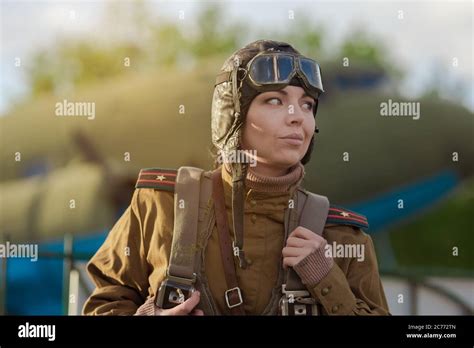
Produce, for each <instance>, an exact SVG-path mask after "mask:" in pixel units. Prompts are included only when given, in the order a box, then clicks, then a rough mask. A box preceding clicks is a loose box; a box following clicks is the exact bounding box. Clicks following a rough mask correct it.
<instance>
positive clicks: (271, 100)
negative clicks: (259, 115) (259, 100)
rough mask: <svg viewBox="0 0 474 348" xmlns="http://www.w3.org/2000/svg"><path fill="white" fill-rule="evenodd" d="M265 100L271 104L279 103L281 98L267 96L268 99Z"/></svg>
mask: <svg viewBox="0 0 474 348" xmlns="http://www.w3.org/2000/svg"><path fill="white" fill-rule="evenodd" d="M266 102H267V103H268V104H271V105H281V104H282V102H281V100H280V99H278V98H269V99H267V100H266Z"/></svg>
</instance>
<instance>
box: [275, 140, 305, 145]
mask: <svg viewBox="0 0 474 348" xmlns="http://www.w3.org/2000/svg"><path fill="white" fill-rule="evenodd" d="M280 139H281V140H283V141H284V142H286V143H288V144H291V145H296V146H300V145H302V144H303V139H296V138H280Z"/></svg>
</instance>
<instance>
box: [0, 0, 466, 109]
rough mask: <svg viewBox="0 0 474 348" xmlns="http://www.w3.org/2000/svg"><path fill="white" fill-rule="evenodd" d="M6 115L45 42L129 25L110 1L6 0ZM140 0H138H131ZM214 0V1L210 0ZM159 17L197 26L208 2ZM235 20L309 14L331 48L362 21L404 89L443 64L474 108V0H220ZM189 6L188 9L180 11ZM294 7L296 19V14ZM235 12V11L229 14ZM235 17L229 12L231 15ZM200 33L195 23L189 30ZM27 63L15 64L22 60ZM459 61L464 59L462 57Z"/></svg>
mask: <svg viewBox="0 0 474 348" xmlns="http://www.w3.org/2000/svg"><path fill="white" fill-rule="evenodd" d="M0 1H1V8H0V11H1V13H0V19H1V22H0V31H1V32H0V38H1V45H0V71H1V82H0V90H1V94H0V114H4V113H5V112H7V111H8V110H9V109H10V108H12V107H14V102H15V100H19V99H21V98H22V96H23V95H25V93H27V91H28V81H27V80H26V78H25V73H24V69H25V68H27V67H28V60H29V58H30V57H32V55H33V53H34V52H35V51H36V50H38V49H39V48H47V47H49V46H50V45H52V44H54V42H55V40H56V39H57V38H58V37H70V38H74V37H75V36H79V37H80V36H84V35H88V36H100V35H102V36H106V35H107V33H108V32H110V31H111V30H112V31H116V30H120V34H121V35H127V31H128V29H129V28H126V27H125V28H124V27H123V26H122V27H120V25H119V24H118V25H116V26H110V25H109V26H107V27H106V26H105V24H104V21H103V18H104V14H105V11H106V10H107V9H106V7H105V6H104V3H110V2H115V3H117V4H120V3H125V2H129V1H127V0H110V1H105V2H102V1H86V0H74V1H51V0H48V1H31V0H30V1H24V0H14V1H10V0H0ZM131 1H133V0H131ZM207 2H209V1H207ZM146 3H147V6H148V7H149V8H150V12H151V13H152V15H153V16H155V15H156V17H157V20H159V19H158V18H163V17H165V18H166V19H168V20H171V21H177V22H179V21H180V19H179V15H180V14H183V13H184V15H185V20H184V21H183V20H181V21H180V22H179V23H181V25H185V26H186V25H189V23H192V22H193V19H194V18H195V17H196V16H197V15H198V13H199V11H200V10H201V8H202V5H203V4H204V1H200V2H198V3H197V2H191V1H177V0H174V1H146ZM219 3H220V4H224V15H225V16H226V18H228V21H229V23H230V22H237V21H238V22H245V23H247V24H248V25H249V26H251V28H252V29H254V30H255V31H259V30H260V31H261V30H265V29H271V30H274V29H278V30H282V31H283V30H286V29H287V28H289V27H290V26H291V25H294V24H295V22H296V21H297V20H298V19H299V18H301V17H299V16H301V15H302V14H303V13H304V14H305V15H306V16H307V17H308V18H310V19H311V21H312V22H314V24H315V25H316V26H322V27H324V28H325V40H324V41H325V42H326V44H327V45H328V47H327V48H328V49H330V48H331V46H337V45H338V44H339V43H340V42H341V40H343V39H344V38H345V37H346V36H347V35H348V34H350V33H351V31H353V30H354V28H364V29H365V30H366V31H367V32H368V33H369V34H370V35H373V36H374V37H375V38H377V39H378V40H381V41H382V42H383V43H384V44H385V46H387V47H388V53H389V55H390V56H391V61H393V62H395V63H396V64H397V65H399V66H400V68H402V70H403V71H405V72H406V75H405V78H404V80H403V83H402V85H401V86H400V92H401V93H402V95H403V96H405V97H406V98H407V99H411V98H416V96H417V95H419V94H420V93H422V92H423V91H424V89H425V88H426V86H427V85H428V84H429V83H430V82H431V81H433V79H434V78H435V77H434V76H433V71H434V70H438V71H439V74H440V75H441V76H440V77H439V76H438V77H437V80H440V83H443V84H444V85H445V86H446V95H447V97H449V96H450V94H452V93H453V91H454V90H455V89H454V88H453V87H454V86H456V85H463V86H467V87H469V88H465V89H464V90H465V91H466V93H465V95H462V96H460V99H461V100H462V103H463V105H465V106H466V107H468V108H469V109H471V110H472V111H474V96H473V87H474V82H473V32H474V26H473V14H474V11H473V2H472V1H447V0H446V1H441V0H437V1H357V0H353V1H347V0H346V1H334V0H332V1H267V0H257V1H255V0H252V1H250V0H243V1H242V0H240V1H219ZM180 11H184V12H180ZM289 11H294V13H295V18H294V19H293V20H290V19H289V18H288V13H289ZM227 16H228V17H227ZM226 21H227V19H226ZM188 32H189V35H192V30H189V31H188ZM16 58H20V59H21V66H20V67H16V66H15V59H16ZM455 62H456V63H455Z"/></svg>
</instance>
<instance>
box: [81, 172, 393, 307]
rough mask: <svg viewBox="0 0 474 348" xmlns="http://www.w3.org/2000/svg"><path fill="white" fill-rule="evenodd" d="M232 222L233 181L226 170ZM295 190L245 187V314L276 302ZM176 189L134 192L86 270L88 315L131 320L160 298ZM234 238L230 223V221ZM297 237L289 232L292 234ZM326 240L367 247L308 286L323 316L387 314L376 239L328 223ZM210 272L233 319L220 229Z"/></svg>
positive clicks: (241, 276) (210, 253) (211, 244)
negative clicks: (286, 215) (91, 287)
mask: <svg viewBox="0 0 474 348" xmlns="http://www.w3.org/2000/svg"><path fill="white" fill-rule="evenodd" d="M222 177H223V182H224V193H225V201H226V208H227V212H228V218H229V221H232V220H231V197H232V186H231V177H230V175H229V174H228V173H227V171H226V170H222ZM290 191H291V192H284V193H267V192H257V191H254V190H252V189H248V188H247V189H246V193H245V207H244V231H245V232H244V250H245V254H246V258H247V259H249V261H250V266H249V267H248V268H246V269H241V268H239V267H238V266H237V267H236V272H237V278H238V283H239V287H240V288H241V290H242V296H243V299H244V309H245V312H246V313H247V314H261V313H262V312H263V311H264V309H265V307H266V306H267V304H268V303H269V301H270V296H271V292H272V289H273V288H274V287H275V284H276V282H277V278H278V273H279V269H280V267H281V262H282V249H283V247H284V246H285V241H284V226H283V221H284V210H285V208H287V206H288V200H289V199H290V197H291V194H292V192H293V191H292V190H290ZM173 199H174V197H173V192H170V191H164V190H156V189H151V188H141V189H136V190H135V192H134V194H133V197H132V201H131V204H130V206H129V207H128V209H127V210H126V211H125V213H124V214H123V215H122V216H121V218H120V219H119V220H118V221H117V223H116V224H115V226H114V227H113V228H112V230H111V231H110V233H109V235H108V237H107V239H106V241H105V242H104V244H103V245H102V246H101V247H100V249H99V250H98V251H97V253H96V254H95V255H94V256H93V258H92V259H91V260H90V262H89V263H88V266H87V270H88V272H89V274H90V276H91V278H92V280H93V281H94V283H95V285H96V289H95V290H94V292H93V293H92V295H91V296H90V297H89V299H88V300H87V302H86V303H85V305H84V309H83V312H84V314H86V315H133V314H134V313H135V312H136V311H137V309H138V307H139V306H141V305H142V304H143V303H144V302H145V301H146V300H147V299H148V298H150V297H154V296H155V294H156V292H157V289H158V287H159V285H160V283H161V282H162V281H163V279H164V278H165V276H166V270H167V267H168V260H169V257H170V250H171V242H172V236H173V216H174V201H173ZM229 228H230V230H231V231H230V233H231V234H232V235H233V231H232V224H231V223H229ZM290 232H291V231H290ZM322 236H323V237H324V238H325V239H326V240H327V242H328V244H329V245H332V244H333V242H336V243H337V244H361V245H363V246H364V249H365V257H364V260H363V261H357V259H354V258H338V257H335V258H334V265H333V267H332V268H331V269H330V271H329V273H328V274H327V275H326V276H325V277H324V278H323V279H322V280H321V281H320V282H319V283H317V284H315V285H312V286H309V287H308V290H309V291H310V293H311V295H312V296H313V298H315V299H316V300H317V302H318V303H320V304H321V308H322V314H324V315H387V314H389V313H388V307H387V302H386V299H385V295H384V291H383V288H382V284H381V281H380V277H379V273H378V267H377V260H376V256H375V251H374V247H373V243H372V240H371V238H370V236H368V235H367V234H366V233H364V232H363V231H362V230H361V229H360V228H358V227H356V226H352V225H350V224H334V223H333V224H329V223H328V224H326V226H325V228H324V231H323V234H322ZM202 247H203V248H205V250H204V255H205V259H204V264H205V275H206V277H207V279H208V285H209V288H210V290H211V293H212V296H213V298H214V300H215V302H216V304H217V305H218V307H219V311H220V312H221V314H230V312H229V310H228V309H227V306H226V304H225V299H224V292H225V291H226V290H227V287H226V281H225V275H224V269H223V266H222V261H221V255H220V247H219V241H218V234H217V228H216V226H214V227H213V230H212V232H211V234H210V237H209V239H208V241H207V243H205V244H204V245H203V246H202Z"/></svg>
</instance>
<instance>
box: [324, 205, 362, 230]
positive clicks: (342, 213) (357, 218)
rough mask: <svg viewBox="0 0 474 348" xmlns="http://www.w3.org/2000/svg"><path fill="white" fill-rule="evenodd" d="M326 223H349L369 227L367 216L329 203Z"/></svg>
mask: <svg viewBox="0 0 474 348" xmlns="http://www.w3.org/2000/svg"><path fill="white" fill-rule="evenodd" d="M326 224H340V225H351V226H356V227H360V228H364V229H367V228H369V223H368V221H367V218H366V217H365V216H364V215H362V214H358V213H356V212H353V211H351V210H349V209H346V208H343V207H339V206H335V205H331V206H330V208H329V213H328V218H327V220H326Z"/></svg>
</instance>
